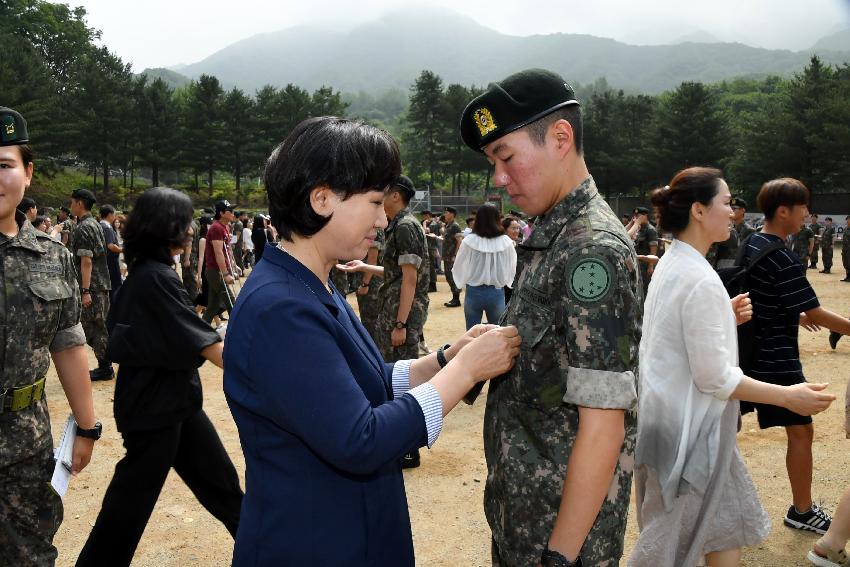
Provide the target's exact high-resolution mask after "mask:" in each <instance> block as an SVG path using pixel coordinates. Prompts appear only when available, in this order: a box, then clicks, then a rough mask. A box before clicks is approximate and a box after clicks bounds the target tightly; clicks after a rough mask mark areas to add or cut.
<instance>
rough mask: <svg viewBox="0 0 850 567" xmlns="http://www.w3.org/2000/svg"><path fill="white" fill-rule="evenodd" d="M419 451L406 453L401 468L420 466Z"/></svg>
mask: <svg viewBox="0 0 850 567" xmlns="http://www.w3.org/2000/svg"><path fill="white" fill-rule="evenodd" d="M419 464H420V463H419V451H418V450H416V451H413V452H412V453H405V454H404V456H403V457H402V458H401V468H403V469H415V468H416V467H418V466H419Z"/></svg>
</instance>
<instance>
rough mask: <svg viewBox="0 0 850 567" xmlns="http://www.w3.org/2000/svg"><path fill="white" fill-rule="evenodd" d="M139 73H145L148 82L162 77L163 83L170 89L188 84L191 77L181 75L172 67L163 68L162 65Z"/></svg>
mask: <svg viewBox="0 0 850 567" xmlns="http://www.w3.org/2000/svg"><path fill="white" fill-rule="evenodd" d="M139 74H140V75H145V76H146V77H147V78H148V83H152V82H153V81H154V80H156V79H162V80H163V81H165V84H166V85H168V86H169V87H171V88H172V89H176V88H178V87H182V86H183V85H188V84H189V83H190V82H191V81H192V79H190V78H189V77H187V76H185V75H181V74H180V73H178V72H177V71H175V70H173V69H165V68H163V67H157V68H155V69H145V70H144V71H142V72H141V73H139Z"/></svg>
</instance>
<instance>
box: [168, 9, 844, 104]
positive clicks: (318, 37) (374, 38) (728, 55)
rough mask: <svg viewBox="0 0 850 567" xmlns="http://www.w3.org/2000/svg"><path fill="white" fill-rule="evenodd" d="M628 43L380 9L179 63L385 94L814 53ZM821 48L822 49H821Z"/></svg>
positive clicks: (751, 68) (687, 75)
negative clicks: (512, 78) (438, 81)
mask: <svg viewBox="0 0 850 567" xmlns="http://www.w3.org/2000/svg"><path fill="white" fill-rule="evenodd" d="M706 39H708V38H706V36H704V35H702V34H699V35H698V36H697V37H694V38H692V40H691V41H690V42H687V43H680V44H676V45H641V46H636V45H628V44H625V43H621V42H618V41H615V40H613V39H606V38H600V37H594V36H590V35H581V34H564V33H556V34H548V35H533V36H528V37H518V36H509V35H505V34H501V33H499V32H496V31H494V30H492V29H489V28H486V27H484V26H482V25H480V24H478V23H477V22H475V21H474V20H473V19H471V18H469V17H466V16H462V15H459V14H457V13H454V12H451V11H448V10H445V9H433V8H416V9H405V10H401V11H397V12H393V13H390V14H387V15H385V16H383V17H381V18H379V19H376V20H373V21H370V22H367V23H364V24H360V25H357V26H355V27H353V28H352V29H349V30H340V29H338V28H337V29H329V28H323V27H319V26H306V25H305V26H297V27H293V28H289V29H286V30H282V31H278V32H272V33H266V34H260V35H255V36H253V37H249V38H247V39H244V40H241V41H239V42H236V43H234V44H232V45H230V46H228V47H226V48H224V49H222V50H220V51H218V52H217V53H214V54H213V55H211V56H209V57H207V58H206V59H204V60H202V61H200V62H197V63H194V64H190V65H187V66H185V67H183V68H181V70H180V72H181V73H182V74H183V75H186V76H188V77H191V78H197V77H198V76H200V75H201V74H203V73H207V74H213V75H216V76H217V77H218V78H219V79H220V80H221V81H222V83H223V84H225V85H236V86H238V87H240V88H242V89H244V90H246V91H247V92H253V91H254V90H256V89H258V88H260V87H262V86H263V85H265V84H272V85H276V86H284V85H286V84H287V83H294V84H296V85H299V86H301V87H303V88H305V89H307V90H315V89H316V88H318V87H320V86H322V85H330V86H333V87H334V88H335V89H337V90H342V91H350V92H357V91H360V90H363V91H366V92H372V93H375V92H382V91H385V90H387V89H390V88H400V89H403V90H406V89H409V88H410V85H411V84H412V83H413V81H414V80H415V79H416V77H417V76H418V75H419V73H420V72H421V71H422V70H423V69H430V70H432V71H434V72H436V73H437V74H439V75H440V76H441V77H442V78H443V80H444V82H445V83H446V84H449V83H461V84H464V85H471V84H475V85H486V84H487V83H489V82H490V81H493V80H497V79H500V78H503V77H505V76H507V75H509V74H510V73H513V72H515V71H518V70H521V69H525V68H528V67H545V68H548V69H552V70H554V71H557V72H559V73H561V74H562V75H563V76H564V77H565V78H566V79H567V80H569V81H572V82H578V83H583V84H586V83H590V82H593V81H594V80H595V79H597V78H600V77H605V78H607V80H608V83H609V84H611V85H614V86H616V87H618V88H623V89H627V90H633V91H640V92H645V93H650V94H654V93H659V92H662V91H665V90H668V89H671V88H674V87H676V86H677V85H678V84H679V83H681V82H682V81H703V82H716V81H720V80H723V79H728V78H732V77H739V76H747V77H762V76H766V75H790V74H792V73H794V72H797V71H799V70H801V69H803V67H805V65H806V63H807V62H808V60H809V58H810V57H811V55H812V53H813V51H800V52H792V51H787V50H769V49H760V48H755V47H750V46H747V45H743V44H739V43H698V42H696V41H694V40H702V41H705V40H706ZM818 51H820V49H819V50H818ZM822 55H823V59H824V61H825V62H827V63H842V62H844V61H850V48H848V49H846V50H840V51H839V52H835V51H826V50H824V53H823V54H822Z"/></svg>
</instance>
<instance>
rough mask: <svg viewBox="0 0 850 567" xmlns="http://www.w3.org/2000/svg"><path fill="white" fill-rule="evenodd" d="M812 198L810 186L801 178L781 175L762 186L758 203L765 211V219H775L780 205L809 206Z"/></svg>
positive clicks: (757, 198) (762, 210)
mask: <svg viewBox="0 0 850 567" xmlns="http://www.w3.org/2000/svg"><path fill="white" fill-rule="evenodd" d="M810 199H811V192H810V191H809V188H808V187H806V186H805V185H803V182H802V181H800V180H799V179H793V178H791V177H781V178H779V179H772V180H771V181H768V182H766V183H765V184H764V185H762V186H761V189H760V190H759V194H758V197H756V203H757V204H758V206H759V209H761V212H762V213H764V218H765V220H773V217H774V216H775V215H776V211H777V209H779V207H794V206H795V205H806V206H808V204H809V200H810Z"/></svg>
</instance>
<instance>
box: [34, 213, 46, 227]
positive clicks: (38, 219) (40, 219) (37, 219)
mask: <svg viewBox="0 0 850 567" xmlns="http://www.w3.org/2000/svg"><path fill="white" fill-rule="evenodd" d="M46 220H47V217H46V216H44V215H38V216H37V217H35V218H34V219H33V220H32V225H33V226H34V227H35V228H38V225H40V224H42V223H43V222H44V221H46Z"/></svg>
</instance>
